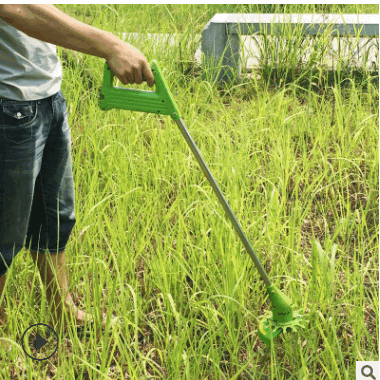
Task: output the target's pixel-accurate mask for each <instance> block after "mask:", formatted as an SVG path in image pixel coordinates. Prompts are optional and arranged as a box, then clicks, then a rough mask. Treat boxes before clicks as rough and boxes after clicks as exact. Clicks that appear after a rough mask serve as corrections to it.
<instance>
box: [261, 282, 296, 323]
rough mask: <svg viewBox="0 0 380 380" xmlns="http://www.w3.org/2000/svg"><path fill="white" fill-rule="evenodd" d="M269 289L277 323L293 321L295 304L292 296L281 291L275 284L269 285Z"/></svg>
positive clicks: (274, 318)
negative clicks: (291, 298)
mask: <svg viewBox="0 0 380 380" xmlns="http://www.w3.org/2000/svg"><path fill="white" fill-rule="evenodd" d="M267 289H268V294H269V298H270V302H271V304H272V312H273V321H274V322H276V323H285V322H289V321H291V320H292V319H293V318H294V315H293V311H294V305H293V304H292V301H291V300H290V298H289V297H287V296H286V295H285V294H283V293H281V290H280V289H278V288H277V287H276V286H275V285H271V286H268V288H267Z"/></svg>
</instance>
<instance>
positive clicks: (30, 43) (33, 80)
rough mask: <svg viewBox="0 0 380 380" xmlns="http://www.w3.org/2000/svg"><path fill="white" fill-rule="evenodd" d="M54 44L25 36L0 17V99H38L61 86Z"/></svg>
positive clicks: (60, 72)
mask: <svg viewBox="0 0 380 380" xmlns="http://www.w3.org/2000/svg"><path fill="white" fill-rule="evenodd" d="M61 84H62V66H61V62H60V60H59V57H58V56H57V47H56V46H55V45H52V44H49V43H47V42H43V41H40V40H37V39H35V38H33V37H29V36H28V35H27V34H25V33H23V32H21V31H20V30H18V29H16V28H14V27H13V26H12V25H10V24H8V23H7V22H6V21H5V20H3V19H2V18H1V17H0V98H7V99H13V100H20V101H25V100H38V99H44V98H47V97H49V96H51V95H54V94H56V93H57V92H58V91H59V90H60V89H61Z"/></svg>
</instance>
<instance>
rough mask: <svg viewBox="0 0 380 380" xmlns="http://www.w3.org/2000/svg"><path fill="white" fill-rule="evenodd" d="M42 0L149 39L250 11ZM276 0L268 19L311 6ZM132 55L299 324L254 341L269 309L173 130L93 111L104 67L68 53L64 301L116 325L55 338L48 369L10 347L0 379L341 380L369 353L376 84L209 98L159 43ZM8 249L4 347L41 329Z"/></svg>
mask: <svg viewBox="0 0 380 380" xmlns="http://www.w3.org/2000/svg"><path fill="white" fill-rule="evenodd" d="M59 7H60V8H61V9H62V10H64V11H66V12H67V13H69V14H71V15H73V16H74V17H77V18H79V19H82V20H84V21H86V22H93V23H97V25H98V26H101V27H103V28H106V29H107V30H109V31H112V32H116V31H117V32H124V31H127V29H128V28H127V26H128V25H130V27H131V28H132V29H131V30H130V31H135V30H133V29H134V28H135V27H136V30H138V31H144V32H157V31H158V30H157V29H155V28H158V29H159V27H158V26H157V25H161V27H162V28H164V25H165V21H166V18H167V19H169V18H170V19H171V20H172V24H171V25H172V26H171V27H170V28H169V29H170V30H169V31H170V32H173V30H176V31H179V32H185V31H186V30H184V28H185V25H187V23H188V22H189V20H196V19H198V20H200V21H199V25H198V26H197V27H199V28H200V27H201V26H202V25H204V23H205V22H206V21H207V17H210V15H211V16H212V15H213V13H214V12H215V10H217V11H218V12H219V11H225V12H227V11H228V12H236V13H237V12H241V11H242V9H245V8H244V7H248V9H247V11H249V12H253V11H254V9H259V8H255V5H252V6H251V8H249V6H236V7H235V6H225V7H224V6H223V7H222V6H214V5H205V6H200V5H199V6H184V5H181V6H176V5H172V6H164V5H150V6H147V5H141V6H127V5H109V6H105V5H103V6H102V5H91V6H86V5H60V6H59ZM263 7H267V8H266V9H268V11H271V12H273V8H270V6H269V5H265V6H263ZM292 7H293V8H292ZM292 7H291V6H289V8H286V9H285V10H286V11H295V10H296V9H299V10H300V11H301V10H302V11H303V12H305V13H306V12H312V11H313V12H316V11H320V10H319V8H318V7H317V6H314V5H309V6H292ZM297 7H298V8H297ZM301 7H303V8H301ZM313 7H314V8H313ZM325 7H331V8H329V9H330V10H333V11H334V12H336V11H337V10H338V8H334V6H325ZM350 7H354V8H350ZM376 7H377V6H376ZM374 8H375V6H373V5H372V6H347V8H339V9H341V10H342V11H344V12H345V13H348V11H352V12H356V11H358V12H365V11H370V12H373V9H374ZM275 9H277V8H275ZM376 9H377V11H378V7H377V8H376ZM148 10H150V11H149V12H148ZM278 10H279V11H281V12H283V11H284V10H283V9H281V10H280V9H278ZM99 15H101V16H102V17H103V18H100V19H99V18H98V16H99ZM132 16H133V17H132ZM181 19H183V20H187V22H186V24H183V23H181V22H180V20H181ZM92 20H93V21H92ZM95 20H97V21H95ZM160 23H161V24H160ZM202 23H203V24H202ZM137 25H139V28H140V29H139V28H138V27H137ZM195 29H196V28H195ZM162 30H163V29H162ZM162 30H160V31H162ZM189 41H190V42H191V38H190V37H189ZM136 47H137V48H139V49H140V50H141V51H142V52H143V53H144V54H145V55H146V56H147V58H148V60H151V59H153V58H155V59H157V60H158V61H159V63H160V66H161V68H162V69H163V73H164V77H165V79H166V80H167V82H168V84H169V86H170V89H171V91H172V93H173V96H174V98H175V100H176V102H177V103H178V105H179V107H180V111H181V113H182V115H183V120H184V122H185V124H186V126H187V127H188V129H189V131H190V134H191V136H192V137H193V139H194V140H195V142H196V144H197V146H198V147H199V149H200V151H201V152H202V155H203V156H204V158H205V160H206V162H207V164H208V166H209V168H210V170H211V171H212V173H213V175H214V176H215V178H216V180H217V182H218V184H219V185H220V187H221V189H222V191H223V193H224V194H225V196H226V199H227V201H228V202H229V204H230V206H231V208H232V210H233V211H234V213H235V215H236V217H237V219H238V220H239V222H240V223H241V225H242V227H243V229H244V231H245V232H246V234H247V236H248V238H249V240H250V242H251V244H252V246H253V247H254V249H255V251H256V252H257V254H258V256H259V258H260V259H261V260H262V262H263V264H264V266H265V268H266V270H267V271H268V272H269V275H270V278H271V279H272V280H273V282H274V283H276V284H277V285H278V286H280V287H281V289H282V290H283V292H284V293H286V294H287V295H288V296H289V297H290V298H291V299H292V301H293V302H294V303H295V304H296V305H298V307H299V308H301V309H302V310H303V311H304V312H306V313H307V314H308V320H309V323H308V325H307V328H306V329H305V330H304V331H303V332H300V333H298V334H286V335H285V336H283V337H281V338H279V339H278V341H277V342H276V344H275V345H274V346H273V347H272V348H271V349H270V350H268V349H266V347H265V346H264V345H263V344H262V342H261V341H260V340H259V338H258V335H257V326H258V321H259V319H260V317H261V316H262V315H263V314H264V312H265V311H266V310H268V309H269V308H270V303H269V300H268V297H267V293H266V290H265V287H264V286H263V283H262V281H261V280H260V278H259V276H258V272H257V271H256V269H255V267H254V265H253V263H252V262H251V259H250V258H249V256H248V255H247V253H246V252H245V250H244V247H243V246H242V244H241V242H240V240H239V239H238V237H237V236H236V234H235V233H234V231H233V230H232V226H231V225H230V223H229V222H228V220H227V218H226V216H225V215H224V211H223V209H222V207H221V206H220V205H219V204H218V201H217V199H216V197H215V196H214V194H213V192H212V189H211V187H210V186H209V184H208V182H207V180H206V179H205V178H204V176H203V174H202V172H201V170H200V168H199V167H198V165H197V163H196V161H195V159H194V157H193V156H192V154H191V152H190V150H189V149H188V146H187V145H186V142H185V141H184V139H183V138H182V136H181V134H180V132H179V131H178V129H177V127H176V124H175V123H174V122H173V121H172V120H171V119H170V118H169V117H165V116H163V117H159V116H157V115H154V114H145V113H138V112H130V111H122V110H112V111H107V112H104V111H101V110H100V109H99V106H98V102H99V100H98V89H99V88H100V86H101V83H102V78H103V67H104V66H103V65H104V62H103V61H102V60H99V59H98V58H95V57H91V56H85V55H80V59H81V60H80V61H78V58H75V57H73V55H72V53H69V54H68V55H67V58H66V63H65V65H66V66H65V72H64V82H63V87H62V90H63V93H64V94H65V96H66V98H67V103H68V112H69V117H70V125H71V134H72V142H73V145H72V154H73V170H74V178H75V186H76V214H77V220H78V221H77V224H76V226H75V229H74V231H73V234H72V237H71V239H70V241H69V244H68V246H67V257H68V261H69V263H68V268H69V269H70V270H69V274H70V284H71V286H72V289H73V292H72V295H73V298H74V300H75V301H76V302H77V304H78V305H80V307H81V308H83V309H85V310H87V311H91V310H92V308H93V310H94V311H97V310H99V309H103V310H105V311H107V312H108V313H109V314H110V315H111V314H113V315H115V316H120V317H122V318H123V321H122V323H121V324H120V325H119V326H118V327H117V328H114V329H112V330H111V331H105V332H103V334H102V335H101V337H100V339H98V338H97V337H96V336H95V335H94V334H92V336H91V337H90V338H89V339H88V340H84V339H82V340H80V339H78V337H76V336H70V339H69V340H64V341H62V342H61V345H60V348H59V351H58V355H56V356H55V357H54V358H53V359H52V360H50V361H49V362H41V363H38V362H32V360H29V359H28V358H26V357H25V355H24V354H23V353H22V351H21V347H20V346H17V344H16V343H15V344H14V347H16V348H17V347H19V352H16V354H15V356H17V357H18V360H17V361H16V362H15V363H12V362H11V361H6V362H5V365H2V366H1V367H0V374H1V375H2V376H3V378H6V377H4V376H8V374H9V373H11V374H12V377H11V378H12V379H16V378H30V379H32V378H49V377H48V376H50V378H52V379H63V378H64V379H83V380H84V379H112V380H113V379H120V380H121V379H153V378H155V379H264V378H267V379H273V380H274V379H276V380H281V379H334V380H335V379H345V380H350V379H352V378H353V377H354V373H355V361H357V360H378V357H379V352H378V344H379V335H378V333H379V293H378V286H379V278H378V267H379V255H378V252H379V244H378V232H379V231H378V225H379V220H378V219H379V218H378V215H379V204H378V194H379V188H378V184H379V165H378V164H379V155H378V152H379V151H378V123H379V116H378V111H379V94H378V85H377V84H376V81H373V80H368V81H365V84H363V82H357V81H356V80H355V79H354V77H350V76H349V77H344V78H340V79H339V78H338V79H335V80H334V81H333V82H332V83H329V82H324V83H323V84H319V86H320V90H318V91H317V90H316V89H315V88H314V87H315V86H314V87H313V86H312V85H311V83H312V82H309V84H310V85H309V86H306V87H302V86H300V84H299V83H298V82H297V80H295V81H287V82H286V81H284V83H283V84H282V85H281V86H273V85H272V84H271V83H270V82H268V81H266V80H265V78H264V77H262V78H261V79H260V78H258V77H256V76H254V77H253V78H252V80H250V81H247V82H244V83H242V84H239V85H231V86H229V87H228V86H227V87H225V88H223V89H218V88H217V87H216V86H212V85H211V84H210V83H208V82H206V81H203V80H202V79H201V78H200V77H197V76H192V75H187V76H186V75H184V73H183V72H181V71H180V70H178V65H177V63H178V62H176V59H177V54H178V51H177V50H175V48H172V47H170V46H152V45H151V44H150V43H149V40H147V41H145V42H144V43H141V46H140V45H136ZM321 48H323V46H322V47H321ZM157 50H158V51H160V52H161V55H160V56H159V57H158V56H156V55H154V54H153V52H154V51H157ZM59 52H60V54H62V50H61V49H59ZM371 75H372V74H369V77H371ZM89 76H90V77H89ZM343 80H344V81H345V86H342V85H341V84H342V82H343ZM322 85H323V87H321V86H322ZM133 87H135V88H142V89H148V88H147V86H146V85H145V84H143V85H141V86H133ZM23 255H25V258H26V260H24V259H23V260H21V259H17V260H16V262H15V263H14V265H13V266H12V268H11V270H10V272H9V273H10V275H9V276H10V280H9V286H8V288H7V293H6V295H7V311H8V318H9V320H11V321H12V337H13V339H14V341H15V342H17V339H19V338H20V336H21V334H22V332H23V331H24V330H25V329H26V328H27V327H28V326H29V325H30V324H33V323H38V322H42V323H48V322H47V320H48V317H47V315H46V313H45V307H44V305H45V302H46V300H45V296H44V294H43V292H41V291H40V287H39V286H36V285H37V284H38V285H39V280H38V277H37V274H36V272H35V270H34V267H33V265H32V261H31V259H30V258H28V256H26V255H27V254H26V252H25V253H23V252H22V253H20V255H19V256H18V257H22V256H23ZM25 261H26V264H25ZM31 290H32V291H31ZM16 351H17V350H16ZM265 376H267V377H265Z"/></svg>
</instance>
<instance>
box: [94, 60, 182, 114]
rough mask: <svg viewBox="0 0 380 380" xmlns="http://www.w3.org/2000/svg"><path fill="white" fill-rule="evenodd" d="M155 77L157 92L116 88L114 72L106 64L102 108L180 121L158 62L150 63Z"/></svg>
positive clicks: (101, 97)
mask: <svg viewBox="0 0 380 380" xmlns="http://www.w3.org/2000/svg"><path fill="white" fill-rule="evenodd" d="M150 67H151V70H152V72H153V76H154V84H155V87H156V91H143V90H137V89H132V88H124V87H114V86H113V79H114V77H115V74H114V72H113V71H112V70H111V69H110V67H109V66H108V63H107V61H106V62H105V64H104V77H103V85H102V89H101V93H100V108H101V109H102V110H105V111H106V110H110V109H112V108H117V109H125V110H131V111H140V112H149V113H157V114H160V115H169V116H171V117H172V119H173V120H179V119H180V118H181V115H180V113H179V110H178V107H177V104H176V102H175V101H174V99H173V96H172V94H171V92H170V90H169V87H168V85H167V84H166V81H165V79H164V78H163V77H162V75H161V70H160V68H159V66H158V63H157V61H156V60H153V61H152V62H151V63H150Z"/></svg>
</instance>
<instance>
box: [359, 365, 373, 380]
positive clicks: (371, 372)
mask: <svg viewBox="0 0 380 380" xmlns="http://www.w3.org/2000/svg"><path fill="white" fill-rule="evenodd" d="M364 368H368V369H369V372H368V371H367V372H368V373H365V372H364ZM362 375H363V376H364V377H372V379H374V380H376V377H375V376H373V368H372V367H371V366H370V365H365V366H363V367H362Z"/></svg>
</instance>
